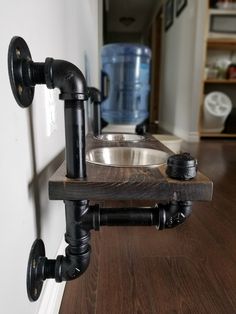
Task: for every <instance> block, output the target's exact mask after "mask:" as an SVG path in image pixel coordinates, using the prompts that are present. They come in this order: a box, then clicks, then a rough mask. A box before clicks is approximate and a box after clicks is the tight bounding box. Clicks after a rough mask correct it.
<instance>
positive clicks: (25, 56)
mask: <svg viewBox="0 0 236 314" xmlns="http://www.w3.org/2000/svg"><path fill="white" fill-rule="evenodd" d="M30 60H31V54H30V50H29V48H28V46H27V44H26V42H25V41H24V39H23V38H21V37H18V36H15V37H13V38H12V40H11V42H10V45H9V49H8V73H9V78H10V84H11V89H12V92H13V95H14V97H15V100H16V102H17V103H18V105H19V106H20V107H23V108H26V107H29V106H30V105H31V104H32V101H33V98H34V87H33V86H27V85H26V84H25V83H24V78H23V76H24V71H23V70H22V65H23V64H24V63H25V62H27V61H30Z"/></svg>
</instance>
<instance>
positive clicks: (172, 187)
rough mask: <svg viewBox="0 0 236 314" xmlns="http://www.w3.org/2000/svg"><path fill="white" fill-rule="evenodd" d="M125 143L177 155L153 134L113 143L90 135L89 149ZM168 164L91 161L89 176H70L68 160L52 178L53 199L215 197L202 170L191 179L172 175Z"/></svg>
mask: <svg viewBox="0 0 236 314" xmlns="http://www.w3.org/2000/svg"><path fill="white" fill-rule="evenodd" d="M108 146H110V147H111V146H115V147H117V146H118V147H119V146H125V147H143V148H144V147H146V148H152V149H160V150H163V151H166V152H169V153H170V154H173V153H172V152H171V151H170V150H169V149H168V148H167V147H166V146H164V145H163V144H161V143H160V142H159V141H157V140H156V139H154V138H153V137H149V138H148V139H146V140H144V141H140V142H138V143H109V142H106V143H104V142H102V141H98V140H96V139H94V138H93V137H91V136H88V137H87V150H90V149H92V148H97V147H108ZM165 170H166V165H162V166H160V167H152V168H150V167H129V168H118V167H110V166H100V165H94V164H90V163H87V177H86V178H85V179H82V180H81V179H80V180H75V179H68V178H67V177H66V167H65V163H63V164H62V166H61V167H60V168H59V169H58V170H57V171H56V173H55V174H54V175H53V176H52V178H51V179H50V181H49V197H50V199H52V200H77V199H90V200H94V199H97V200H135V199H137V200H138V199H139V200H166V201H169V200H173V199H175V200H202V201H204V200H211V197H212V182H211V181H209V179H208V178H207V177H205V176H204V175H203V174H201V173H200V172H198V174H197V176H196V178H194V179H193V180H190V181H179V180H173V179H170V178H168V176H167V175H166V173H165Z"/></svg>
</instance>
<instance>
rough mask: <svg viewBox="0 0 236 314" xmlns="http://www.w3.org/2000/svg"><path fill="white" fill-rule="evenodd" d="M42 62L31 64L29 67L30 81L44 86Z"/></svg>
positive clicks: (43, 64)
mask: <svg viewBox="0 0 236 314" xmlns="http://www.w3.org/2000/svg"><path fill="white" fill-rule="evenodd" d="M44 67H45V63H44V62H33V64H32V66H31V80H32V81H33V82H34V85H36V84H46V80H45V74H44Z"/></svg>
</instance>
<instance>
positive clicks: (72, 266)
mask: <svg viewBox="0 0 236 314" xmlns="http://www.w3.org/2000/svg"><path fill="white" fill-rule="evenodd" d="M90 251H91V249H90V247H89V249H88V250H87V251H85V252H83V253H81V254H76V255H75V254H74V255H73V254H71V253H70V254H68V255H66V256H63V255H59V256H58V257H57V259H56V264H55V280H56V281H57V282H62V281H71V280H74V279H76V278H78V277H80V276H81V275H82V274H83V273H84V272H85V271H86V269H87V268H88V266H89V262H90Z"/></svg>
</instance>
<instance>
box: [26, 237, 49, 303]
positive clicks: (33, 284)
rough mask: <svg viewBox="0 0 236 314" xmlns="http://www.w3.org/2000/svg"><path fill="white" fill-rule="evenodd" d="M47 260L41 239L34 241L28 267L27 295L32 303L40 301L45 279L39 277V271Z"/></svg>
mask: <svg viewBox="0 0 236 314" xmlns="http://www.w3.org/2000/svg"><path fill="white" fill-rule="evenodd" d="M44 258H45V246H44V243H43V241H42V240H41V239H37V240H35V241H34V243H33V245H32V247H31V251H30V255H29V260H28V267H27V280H26V284H27V294H28V298H29V300H30V301H36V300H38V298H39V296H40V293H41V290H42V287H43V278H42V276H39V273H38V269H39V267H38V266H39V264H40V263H41V261H42V259H44Z"/></svg>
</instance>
